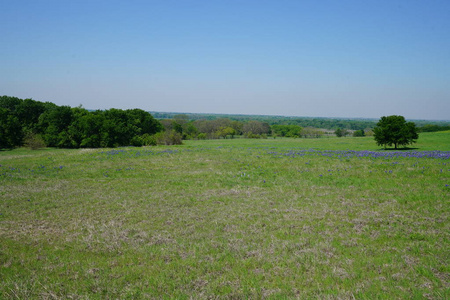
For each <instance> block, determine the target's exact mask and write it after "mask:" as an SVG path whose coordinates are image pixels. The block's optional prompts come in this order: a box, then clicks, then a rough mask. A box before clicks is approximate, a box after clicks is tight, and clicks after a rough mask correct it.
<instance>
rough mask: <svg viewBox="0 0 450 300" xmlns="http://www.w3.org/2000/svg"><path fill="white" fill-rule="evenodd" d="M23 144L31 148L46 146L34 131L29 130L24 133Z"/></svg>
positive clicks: (36, 148)
mask: <svg viewBox="0 0 450 300" xmlns="http://www.w3.org/2000/svg"><path fill="white" fill-rule="evenodd" d="M23 144H24V146H25V147H27V148H30V149H31V150H38V149H41V148H45V147H47V146H46V145H45V142H44V139H43V138H42V137H41V136H40V135H39V134H36V133H33V132H29V133H27V134H26V135H25V138H24V143H23Z"/></svg>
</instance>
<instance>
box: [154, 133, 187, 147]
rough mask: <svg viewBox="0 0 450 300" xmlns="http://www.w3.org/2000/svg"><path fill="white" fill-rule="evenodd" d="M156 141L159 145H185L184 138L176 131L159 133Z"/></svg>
mask: <svg viewBox="0 0 450 300" xmlns="http://www.w3.org/2000/svg"><path fill="white" fill-rule="evenodd" d="M155 140H156V143H157V144H158V145H181V144H183V141H182V136H181V134H180V133H179V132H176V131H175V130H168V131H164V132H158V133H157V134H155Z"/></svg>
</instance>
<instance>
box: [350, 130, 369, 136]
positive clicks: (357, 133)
mask: <svg viewBox="0 0 450 300" xmlns="http://www.w3.org/2000/svg"><path fill="white" fill-rule="evenodd" d="M365 135H366V134H365V132H364V130H362V129H360V130H355V131H354V132H353V136H354V137H363V136H365Z"/></svg>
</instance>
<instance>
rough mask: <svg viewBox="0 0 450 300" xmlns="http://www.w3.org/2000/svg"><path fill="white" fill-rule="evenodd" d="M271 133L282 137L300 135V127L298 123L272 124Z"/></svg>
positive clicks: (296, 136)
mask: <svg viewBox="0 0 450 300" xmlns="http://www.w3.org/2000/svg"><path fill="white" fill-rule="evenodd" d="M271 129H272V135H276V136H282V137H295V138H298V137H301V131H302V128H301V127H300V126H298V125H272V126H271Z"/></svg>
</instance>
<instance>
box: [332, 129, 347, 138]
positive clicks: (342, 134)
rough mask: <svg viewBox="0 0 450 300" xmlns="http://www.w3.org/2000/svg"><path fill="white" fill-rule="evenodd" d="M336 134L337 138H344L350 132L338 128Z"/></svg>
mask: <svg viewBox="0 0 450 300" xmlns="http://www.w3.org/2000/svg"><path fill="white" fill-rule="evenodd" d="M334 134H335V135H336V136H337V137H343V136H346V135H347V134H348V131H347V130H345V129H342V128H338V129H336V130H335V131H334Z"/></svg>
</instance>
